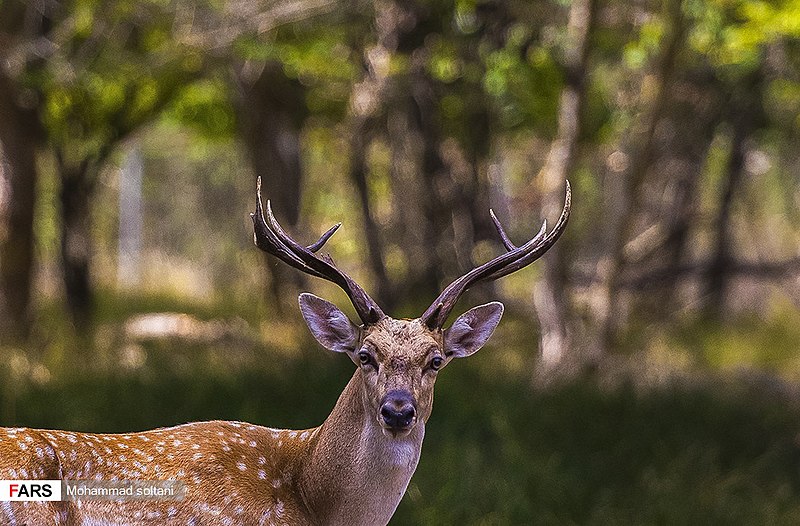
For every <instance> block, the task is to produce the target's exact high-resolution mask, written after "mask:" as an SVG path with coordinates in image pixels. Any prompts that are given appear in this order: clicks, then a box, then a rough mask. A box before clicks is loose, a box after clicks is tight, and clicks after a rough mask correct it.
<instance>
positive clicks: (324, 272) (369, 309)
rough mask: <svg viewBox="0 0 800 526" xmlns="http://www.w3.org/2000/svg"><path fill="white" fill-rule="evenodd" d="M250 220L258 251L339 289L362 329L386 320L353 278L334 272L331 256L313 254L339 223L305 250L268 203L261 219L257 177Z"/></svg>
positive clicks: (259, 185) (259, 180) (337, 270)
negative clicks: (350, 304) (362, 324)
mask: <svg viewBox="0 0 800 526" xmlns="http://www.w3.org/2000/svg"><path fill="white" fill-rule="evenodd" d="M250 217H251V218H252V219H253V231H254V237H255V242H256V246H257V247H258V248H260V249H261V250H263V251H264V252H268V253H270V254H272V255H273V256H276V257H278V259H280V260H281V261H283V262H284V263H287V264H289V265H291V266H293V267H294V268H296V269H299V270H302V271H303V272H305V273H306V274H311V275H312V276H316V277H318V278H322V279H325V280H328V281H330V282H333V283H336V284H337V285H339V287H341V288H342V290H344V291H345V293H346V294H347V296H348V297H349V298H350V301H351V302H352V303H353V307H355V309H356V312H357V313H358V316H359V317H360V318H361V321H362V322H364V324H365V325H370V324H372V323H375V322H377V321H379V320H380V319H382V318H384V317H385V316H386V315H385V314H384V313H383V311H382V310H381V308H380V307H379V306H378V304H377V303H375V300H373V299H372V298H370V297H369V295H368V294H367V293H366V292H365V291H364V289H362V288H361V286H360V285H359V284H358V283H356V282H355V281H353V278H351V277H350V276H348V275H347V274H345V273H344V272H342V271H341V270H339V269H338V268H336V265H335V264H334V262H333V259H331V257H330V255H324V256H322V257H319V256H317V255H316V254H315V252H317V251H318V250H319V249H320V248H322V246H323V245H324V244H325V242H326V241H328V239H330V237H331V236H332V235H333V234H334V233H335V232H336V230H337V229H338V228H339V227H340V226H342V224H341V223H337V224H335V225H333V226H332V227H331V228H329V229H328V231H327V232H325V233H324V234H322V236H321V237H320V238H319V239H318V240H317V241H316V242H315V243H313V244H311V245H309V246H307V247H304V246H303V245H301V244H300V243H298V242H297V241H295V240H294V239H292V238H291V237H290V236H289V235H288V234H287V233H286V231H285V230H284V229H283V228H282V227H281V225H280V224H278V221H277V220H276V219H275V216H274V214H273V213H272V206H271V205H270V202H269V200H267V217H266V219H265V218H264V213H263V209H262V205H261V178H260V177H259V178H258V183H257V186H256V211H255V213H254V214H250Z"/></svg>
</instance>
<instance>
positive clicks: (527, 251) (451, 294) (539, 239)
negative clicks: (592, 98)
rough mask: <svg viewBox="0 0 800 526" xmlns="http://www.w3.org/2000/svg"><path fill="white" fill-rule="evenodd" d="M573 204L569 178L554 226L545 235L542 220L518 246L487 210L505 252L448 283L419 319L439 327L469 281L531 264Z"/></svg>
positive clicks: (552, 241) (559, 228)
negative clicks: (538, 228) (535, 229)
mask: <svg viewBox="0 0 800 526" xmlns="http://www.w3.org/2000/svg"><path fill="white" fill-rule="evenodd" d="M571 204H572V190H571V189H570V185H569V181H567V195H566V197H565V199H564V209H563V210H562V211H561V217H559V218H558V222H557V223H556V226H555V227H554V228H553V230H552V231H551V232H550V233H549V234H547V235H545V233H546V232H547V221H545V222H544V223H543V224H542V228H541V229H540V230H539V233H537V234H536V235H535V236H534V237H533V238H532V239H531V240H530V241H528V242H527V243H525V244H524V245H521V246H519V247H517V246H515V245H514V244H513V243H512V242H511V240H510V239H509V238H508V235H507V234H506V232H505V230H503V226H502V225H501V224H500V221H498V219H497V217H496V216H495V215H494V212H492V211H491V210H490V211H489V212H490V214H491V216H492V221H493V222H494V226H495V228H497V232H498V234H499V235H500V239H501V240H502V242H503V246H505V247H506V250H507V252H506V253H505V254H501V255H499V256H497V257H496V258H494V259H492V260H491V261H487V262H486V263H484V264H483V265H481V266H479V267H475V268H474V269H472V270H470V271H469V272H467V273H466V274H464V275H463V276H461V277H460V278H458V279H457V280H455V281H453V282H452V283H451V284H450V285H448V286H447V287H446V288H445V289H444V290H443V291H442V293H441V294H439V297H438V298H436V299H435V300H434V302H433V303H432V304H431V306H430V307H428V309H427V310H426V311H425V313H424V314H423V315H422V316H421V319H422V321H423V322H425V324H426V325H427V326H428V327H429V328H431V329H441V328H442V327H443V326H444V323H445V322H446V321H447V317H448V316H449V315H450V311H451V310H452V309H453V306H455V304H456V301H458V298H459V297H460V296H461V295H462V294H463V293H464V292H465V291H466V290H467V289H468V288H469V287H471V286H472V285H474V284H475V283H478V282H479V281H492V280H495V279H498V278H501V277H503V276H506V275H508V274H511V273H512V272H516V271H517V270H519V269H521V268H523V267H525V266H527V265H530V264H531V263H533V262H534V261H536V260H537V259H539V258H540V257H542V255H544V253H545V252H547V251H548V250H549V249H550V247H552V246H553V244H555V242H556V240H558V238H559V237H560V236H561V234H562V233H563V232H564V228H565V227H566V226H567V220H568V219H569V212H570V207H571Z"/></svg>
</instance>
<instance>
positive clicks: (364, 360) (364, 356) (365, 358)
mask: <svg viewBox="0 0 800 526" xmlns="http://www.w3.org/2000/svg"><path fill="white" fill-rule="evenodd" d="M358 361H359V362H360V363H361V365H370V364H372V356H370V354H369V353H368V352H366V351H361V352H360V353H358Z"/></svg>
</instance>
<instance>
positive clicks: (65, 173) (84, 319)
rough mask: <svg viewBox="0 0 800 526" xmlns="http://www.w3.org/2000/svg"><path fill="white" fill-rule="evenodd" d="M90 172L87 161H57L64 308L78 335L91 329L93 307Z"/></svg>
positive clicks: (91, 182)
mask: <svg viewBox="0 0 800 526" xmlns="http://www.w3.org/2000/svg"><path fill="white" fill-rule="evenodd" d="M59 157H60V156H59ZM90 170H91V168H90V163H89V162H88V161H83V162H81V163H80V164H79V165H77V166H67V165H66V164H65V163H63V162H61V161H59V172H60V176H61V191H60V201H61V265H62V273H63V274H62V276H63V280H64V291H65V294H66V301H67V309H68V311H69V314H70V317H71V319H72V322H73V324H74V325H75V329H76V331H77V332H78V334H79V335H80V336H86V335H87V334H88V333H89V331H90V330H91V328H92V322H93V316H94V307H95V295H94V287H93V284H92V276H91V262H92V255H93V241H92V230H91V225H92V222H91V203H92V197H93V194H94V177H93V174H92V173H90Z"/></svg>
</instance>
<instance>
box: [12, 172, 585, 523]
mask: <svg viewBox="0 0 800 526" xmlns="http://www.w3.org/2000/svg"><path fill="white" fill-rule="evenodd" d="M569 196H570V194H569V186H567V201H566V204H565V206H564V211H563V212H562V215H561V218H560V219H559V222H558V223H557V224H556V227H555V228H554V229H553V231H552V232H551V233H550V234H548V235H547V236H545V232H546V226H543V227H542V229H541V230H540V232H539V234H538V235H537V236H536V237H534V238H533V239H531V240H530V241H528V242H527V243H525V244H524V245H521V246H520V247H515V246H514V245H513V244H512V243H511V241H510V240H509V239H508V236H507V235H506V234H505V232H504V231H503V229H502V226H500V224H499V222H497V220H496V218H494V215H493V216H492V217H493V219H494V220H495V225H496V226H497V229H498V232H499V234H500V237H501V239H502V240H503V244H504V245H505V247H506V249H507V252H506V253H505V254H502V255H500V256H498V257H496V258H495V259H493V260H491V261H489V262H487V263H485V264H483V265H481V266H479V267H476V268H475V269H473V270H472V271H470V272H468V273H467V274H465V275H464V276H462V277H461V278H459V279H457V280H455V281H454V282H453V283H451V284H450V285H449V286H448V287H446V288H445V289H444V290H443V292H442V293H441V294H440V296H439V297H438V298H437V299H436V300H435V301H434V302H433V304H431V306H430V307H429V308H428V310H426V312H425V313H424V314H423V315H422V316H421V317H419V318H416V319H412V320H406V319H401V320H398V319H394V318H391V317H389V316H387V315H385V314H384V313H383V312H382V311H381V309H380V307H379V306H378V305H377V304H376V303H375V302H374V301H373V300H372V299H371V298H370V297H369V296H368V295H367V294H366V293H365V292H364V290H363V289H362V288H361V287H360V286H359V285H358V284H357V283H355V281H353V280H352V278H350V277H349V276H348V275H347V274H345V273H344V272H342V271H341V270H339V269H338V268H337V267H336V266H335V265H334V263H333V261H332V260H331V259H330V257H321V258H320V257H319V256H317V255H316V254H315V252H316V251H317V250H319V248H321V247H322V246H323V245H324V244H325V242H326V241H327V240H328V239H329V238H330V236H331V235H332V234H333V233H334V232H335V230H336V228H338V225H337V226H336V227H334V228H332V229H330V230H329V231H328V232H326V233H325V234H323V236H322V237H321V238H320V239H319V241H317V242H315V243H314V244H312V245H310V246H308V247H304V246H302V245H300V244H298V243H297V242H296V241H294V240H293V239H292V238H291V237H289V236H288V234H286V232H284V231H283V229H282V228H281V227H280V225H279V224H278V223H277V221H276V220H275V218H274V217H273V215H272V211H271V210H270V208H269V203H268V204H267V217H266V218H265V217H264V214H263V211H262V207H261V196H260V187H259V192H258V199H257V200H256V213H255V214H253V221H254V229H255V240H256V245H258V246H259V248H262V249H263V250H265V251H267V252H269V253H271V254H273V255H275V256H277V257H278V258H279V259H281V260H283V261H284V262H286V263H288V264H289V265H291V266H294V267H296V268H298V269H300V270H302V271H304V272H306V273H309V274H312V275H314V276H317V277H322V278H324V279H327V280H329V281H333V282H334V283H336V284H337V285H339V286H340V287H341V288H342V289H343V290H344V291H345V292H346V293H347V294H348V296H349V297H350V299H351V301H352V303H353V306H354V307H355V309H356V312H357V314H358V315H359V317H360V318H361V321H362V322H363V323H362V324H361V325H356V324H354V323H353V322H352V321H350V320H349V319H348V317H347V316H346V315H345V314H344V313H343V312H342V311H340V310H339V309H338V308H337V307H336V306H335V305H333V304H332V303H330V302H328V301H325V300H323V299H322V298H318V297H317V296H314V295H312V294H301V295H300V298H299V301H300V311H301V313H302V315H303V318H304V319H305V321H306V324H307V325H308V327H309V329H310V331H311V333H312V335H313V336H314V338H315V339H316V340H317V341H318V342H319V343H320V344H321V345H322V346H323V347H325V348H326V349H328V350H330V351H333V352H337V353H342V354H345V355H347V356H348V357H349V358H350V359H351V360H352V361H353V363H354V364H355V365H356V371H355V373H354V374H353V377H352V378H351V379H350V381H349V383H348V384H347V386H346V387H345V389H344V391H343V392H342V394H341V396H340V397H339V399H338V401H337V403H336V405H335V407H334V408H333V410H332V411H331V413H330V415H329V416H328V418H327V419H326V420H325V422H324V423H323V424H322V425H321V426H319V427H317V428H313V429H307V430H301V431H291V430H278V429H271V428H267V427H261V426H256V425H252V424H247V423H242V422H226V421H212V422H197V423H190V424H185V425H181V426H177V427H171V428H164V429H156V430H152V431H145V432H141V433H130V434H117V435H112V434H91V433H73V432H67V431H47V430H33V429H27V428H8V429H4V428H0V478H2V479H12V480H16V479H38V480H96V481H121V480H129V481H137V480H138V481H153V480H175V481H180V482H183V483H184V484H185V487H186V494H185V498H184V499H183V500H170V499H163V500H121V501H98V500H89V499H83V500H77V501H63V502H0V526H23V525H26V526H31V525H36V526H45V525H52V526H94V525H107V526H114V525H126V526H139V525H141V526H144V525H168V526H170V525H176V526H177V525H190V526H191V525H194V526H201V525H223V526H226V525H231V526H233V525H236V526H249V525H253V526H268V525H292V526H295V525H298V526H304V525H324V526H327V525H342V526H361V525H363V526H374V525H381V524H383V525H385V524H387V523H388V522H389V520H390V519H391V517H392V515H393V514H394V511H395V509H396V508H397V505H398V504H399V503H400V500H401V499H402V497H403V494H404V493H405V491H406V488H407V487H408V484H409V481H410V480H411V476H412V475H413V473H414V471H415V469H416V467H417V463H418V462H419V458H420V452H421V450H422V441H423V438H424V436H425V424H426V422H427V421H428V418H429V417H430V415H431V410H432V408H433V387H434V383H435V381H436V377H437V374H438V372H439V371H440V370H441V369H442V368H444V367H445V366H446V365H447V364H449V363H450V361H452V360H453V359H456V358H462V357H466V356H470V355H472V354H473V353H475V352H476V351H478V350H479V349H480V348H481V347H482V346H483V345H484V343H486V341H487V340H488V339H489V337H490V336H491V335H492V332H493V331H494V329H495V327H496V326H497V324H498V323H499V322H500V318H501V316H502V313H503V306H502V304H500V303H498V302H492V303H488V304H486V305H481V306H478V307H474V308H472V309H470V310H469V311H467V312H465V313H464V314H462V315H461V316H459V317H458V318H457V319H456V320H455V322H453V324H452V325H451V326H450V327H449V328H447V329H444V328H443V325H444V323H445V321H446V319H447V317H448V315H449V313H450V311H451V310H452V308H453V306H454V304H455V302H456V300H457V299H458V297H459V296H460V295H461V294H462V293H463V292H464V291H465V290H466V289H467V288H468V287H469V286H470V285H471V284H473V283H475V282H477V281H481V280H491V279H497V278H499V277H501V276H504V275H506V274H508V273H510V272H514V271H516V270H518V269H520V268H522V267H524V266H526V265H528V264H530V263H531V262H533V261H534V260H535V259H537V258H538V257H540V256H541V255H542V254H544V252H545V251H546V250H547V249H548V248H549V247H550V246H552V244H553V243H555V240H556V239H557V238H558V236H559V235H560V234H561V232H562V231H563V229H564V226H565V225H566V221H567V218H568V216H569V208H570V206H569V205H570V201H569Z"/></svg>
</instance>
